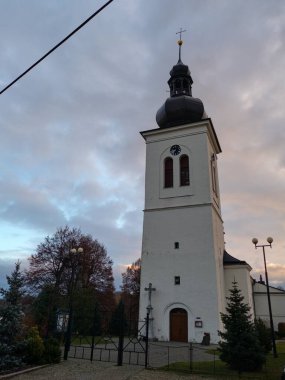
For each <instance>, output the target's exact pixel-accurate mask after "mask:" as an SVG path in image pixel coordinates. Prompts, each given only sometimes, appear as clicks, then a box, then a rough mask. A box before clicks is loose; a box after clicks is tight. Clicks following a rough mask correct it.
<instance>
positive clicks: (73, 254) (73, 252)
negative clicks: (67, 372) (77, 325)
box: [63, 247, 83, 360]
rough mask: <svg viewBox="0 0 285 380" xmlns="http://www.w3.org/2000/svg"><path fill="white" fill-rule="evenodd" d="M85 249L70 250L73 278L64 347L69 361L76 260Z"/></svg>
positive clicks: (71, 279) (65, 357)
mask: <svg viewBox="0 0 285 380" xmlns="http://www.w3.org/2000/svg"><path fill="white" fill-rule="evenodd" d="M82 253H83V248H81V247H79V248H72V249H71V250H70V255H69V258H68V259H69V261H70V262H71V278H70V289H69V316H68V322H67V329H66V338H65V345H64V354H63V358H64V360H67V356H68V352H69V350H70V344H71V328H72V318H73V290H74V288H75V286H76V280H77V278H76V276H75V271H76V262H75V260H74V258H75V257H76V255H77V254H82Z"/></svg>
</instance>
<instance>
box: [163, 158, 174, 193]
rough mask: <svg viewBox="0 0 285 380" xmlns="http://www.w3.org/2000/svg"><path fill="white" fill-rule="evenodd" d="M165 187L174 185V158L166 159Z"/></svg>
mask: <svg viewBox="0 0 285 380" xmlns="http://www.w3.org/2000/svg"><path fill="white" fill-rule="evenodd" d="M164 187H173V160H172V158H171V157H166V159H165V160H164Z"/></svg>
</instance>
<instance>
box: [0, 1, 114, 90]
mask: <svg viewBox="0 0 285 380" xmlns="http://www.w3.org/2000/svg"><path fill="white" fill-rule="evenodd" d="M112 1H114V0H109V1H107V3H105V4H104V5H103V6H102V7H101V8H99V9H98V10H97V11H96V12H95V13H93V14H92V15H91V16H90V17H88V18H87V19H86V20H85V21H83V22H82V24H80V25H79V26H78V27H77V28H76V29H74V30H73V31H72V32H71V33H69V34H68V35H67V36H66V37H65V38H64V39H63V40H61V41H60V42H59V43H58V44H57V45H55V46H54V47H53V48H52V49H50V50H49V51H48V52H47V53H46V54H45V55H43V56H42V57H41V58H40V59H39V60H37V61H36V62H35V63H34V64H32V66H30V67H29V68H28V69H27V70H26V71H24V72H23V73H22V74H21V75H19V76H18V77H17V78H16V79H14V80H13V81H12V82H11V83H9V84H8V85H7V86H6V87H4V88H3V90H1V91H0V95H1V94H3V92H5V91H6V90H8V88H10V87H11V86H13V84H15V83H16V82H17V81H18V80H19V79H21V78H22V77H23V76H24V75H26V74H27V73H28V72H29V71H30V70H32V69H33V68H34V67H35V66H37V65H38V64H39V63H40V62H42V61H43V60H44V59H45V58H46V57H47V56H48V55H50V54H51V53H52V52H53V51H55V50H56V49H57V48H58V47H60V46H61V45H62V44H64V42H66V41H67V40H68V39H69V38H70V37H71V36H73V34H75V33H76V32H78V31H79V29H81V28H82V27H83V26H84V25H85V24H87V23H88V22H89V21H90V20H92V18H93V17H95V16H96V15H97V14H98V13H100V12H101V11H102V10H103V9H104V8H106V7H107V6H108V5H109V4H110V3H112Z"/></svg>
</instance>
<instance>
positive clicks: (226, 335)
mask: <svg viewBox="0 0 285 380" xmlns="http://www.w3.org/2000/svg"><path fill="white" fill-rule="evenodd" d="M227 300H228V305H227V307H226V311H227V313H226V314H224V313H221V318H222V322H223V324H224V331H223V332H222V331H219V335H220V337H221V338H222V341H221V342H220V343H219V346H220V347H219V350H220V352H221V354H220V359H221V360H223V361H224V362H226V363H227V364H228V365H229V366H230V368H231V369H235V370H238V371H239V372H242V371H254V370H257V369H260V368H261V367H262V365H263V364H264V362H265V354H264V350H263V347H262V346H261V344H260V342H259V339H258V335H257V333H256V329H255V326H254V323H253V322H252V318H251V315H250V314H249V311H250V308H249V306H248V305H247V304H245V303H244V302H243V300H244V297H243V296H242V295H241V291H240V289H239V288H238V285H237V282H235V281H234V282H233V287H232V289H230V296H229V297H227Z"/></svg>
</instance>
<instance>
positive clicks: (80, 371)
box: [13, 359, 211, 380]
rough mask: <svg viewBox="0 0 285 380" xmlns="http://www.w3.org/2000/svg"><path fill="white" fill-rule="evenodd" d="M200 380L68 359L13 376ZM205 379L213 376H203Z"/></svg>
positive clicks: (20, 379)
mask: <svg viewBox="0 0 285 380" xmlns="http://www.w3.org/2000/svg"><path fill="white" fill-rule="evenodd" d="M53 379H57V380H186V379H187V380H188V379H189V380H190V379H191V380H198V379H201V377H199V376H196V375H184V374H183V375H178V374H175V373H172V372H165V371H158V370H145V369H144V368H142V367H139V366H133V365H124V366H122V367H118V366H116V365H114V363H103V362H92V363H91V362H89V361H87V360H78V359H68V360H67V361H64V362H61V363H60V364H57V365H51V366H47V367H44V368H41V369H38V370H36V371H33V372H29V373H25V374H20V375H16V376H13V380H53ZM203 380H211V378H209V377H208V378H206V377H203Z"/></svg>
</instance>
